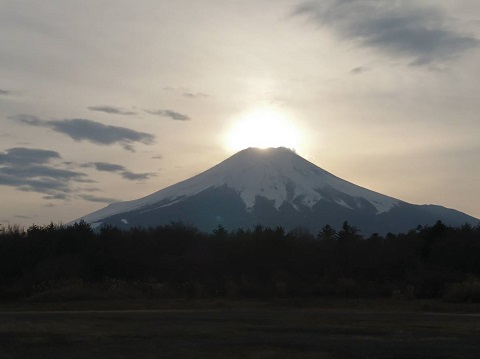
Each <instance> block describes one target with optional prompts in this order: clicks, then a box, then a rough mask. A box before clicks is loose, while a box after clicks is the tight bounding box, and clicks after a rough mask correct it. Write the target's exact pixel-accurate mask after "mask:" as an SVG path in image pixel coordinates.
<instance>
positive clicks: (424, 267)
mask: <svg viewBox="0 0 480 359" xmlns="http://www.w3.org/2000/svg"><path fill="white" fill-rule="evenodd" d="M479 258H480V225H478V226H471V225H468V224H465V225H463V226H461V227H450V226H447V225H445V224H443V223H442V222H440V221H439V222H437V223H436V224H435V225H433V226H419V227H417V228H414V229H412V230H410V231H408V232H407V233H400V234H392V233H389V234H387V235H385V236H383V235H379V234H373V235H369V236H362V235H361V231H360V230H359V229H358V228H355V227H354V226H351V225H349V224H348V223H347V222H345V223H344V224H343V226H341V228H338V229H335V228H333V227H331V226H329V225H326V226H325V227H323V229H322V230H321V231H320V232H318V233H316V234H312V233H309V232H308V231H307V230H305V229H302V228H297V229H294V230H292V231H286V230H285V229H283V228H281V227H276V228H270V227H263V226H261V225H258V226H256V227H254V228H251V229H237V230H232V231H228V230H226V229H225V228H224V227H222V226H218V227H217V228H216V229H214V230H213V231H212V232H211V233H204V232H201V231H199V230H198V229H197V228H195V227H192V226H188V225H184V224H182V223H170V224H168V225H163V226H158V227H155V228H133V229H130V230H120V229H118V228H115V227H111V226H103V227H101V228H100V229H99V230H95V231H94V230H93V229H92V228H91V227H90V225H89V224H87V223H85V222H83V221H82V222H79V223H75V224H74V225H71V226H65V225H55V224H50V225H47V226H36V225H33V226H31V227H29V228H28V229H23V228H20V227H18V226H9V227H7V228H4V227H0V300H4V301H6V300H19V299H28V298H37V299H38V300H41V299H42V298H44V299H45V300H48V298H50V297H52V296H53V297H55V295H57V299H58V298H64V299H65V300H68V299H72V300H73V299H91V298H108V297H115V296H117V297H148V298H177V297H186V298H202V297H208V298H213V297H222V298H223V297H225V298H270V297H372V298H373V297H392V296H393V297H395V298H401V299H414V298H442V299H444V300H447V301H452V302H464V301H468V302H480V280H479V278H480V260H479ZM49 296H50V297H49Z"/></svg>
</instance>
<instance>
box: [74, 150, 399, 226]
mask: <svg viewBox="0 0 480 359" xmlns="http://www.w3.org/2000/svg"><path fill="white" fill-rule="evenodd" d="M221 186H226V187H229V188H231V189H233V190H234V191H235V192H236V193H238V194H239V195H240V197H241V198H242V200H243V202H244V203H245V206H246V208H247V210H249V209H251V208H252V207H253V206H254V204H255V197H256V196H262V197H265V198H267V199H269V200H273V201H274V203H275V207H276V208H277V209H278V208H279V207H280V206H281V205H282V204H283V203H284V202H288V203H291V204H292V205H293V206H294V208H297V204H298V203H301V204H302V205H304V206H307V207H312V206H313V205H314V204H315V203H317V202H318V201H319V200H321V199H322V198H324V197H323V196H322V194H321V193H322V190H329V191H332V190H333V192H332V193H343V194H346V195H349V196H352V197H355V198H358V199H359V200H360V199H364V200H367V201H368V202H370V203H371V204H372V205H373V206H374V207H375V208H376V210H377V214H380V213H383V212H387V211H389V210H390V209H391V208H393V207H394V206H396V205H398V204H399V203H401V201H399V200H397V199H395V198H392V197H388V196H385V195H382V194H380V193H377V192H373V191H370V190H368V189H365V188H362V187H359V186H357V185H354V184H353V183H350V182H347V181H344V180H342V179H341V178H338V177H336V176H334V175H332V174H331V173H329V172H327V171H325V170H323V169H321V168H320V167H318V166H316V165H314V164H313V163H311V162H308V161H307V160H305V159H304V158H302V157H300V156H298V155H297V154H296V153H294V152H292V151H291V150H289V149H286V148H270V149H257V148H248V149H245V150H243V151H240V152H238V153H236V154H235V155H233V156H232V157H230V158H228V159H226V160H225V161H223V162H221V163H219V164H218V165H216V166H214V167H212V168H210V169H209V170H207V171H205V172H203V173H200V174H198V175H196V176H194V177H191V178H189V179H187V180H185V181H182V182H179V183H177V184H174V185H172V186H170V187H167V188H164V189H162V190H160V191H158V192H155V193H153V194H151V195H148V196H146V197H143V198H140V199H137V200H133V201H126V202H118V203H113V204H110V205H108V206H107V207H105V208H103V209H101V210H99V211H96V212H93V213H91V214H89V215H87V216H84V217H82V219H83V220H85V221H87V222H90V223H91V222H95V221H98V220H101V219H102V218H105V217H108V216H112V215H115V214H118V213H123V212H129V211H132V210H138V209H141V208H144V207H147V206H151V205H155V204H158V207H165V206H169V205H172V204H173V203H176V202H179V201H182V200H183V199H184V198H186V197H190V196H193V195H196V194H198V193H200V192H202V191H204V190H206V189H209V188H217V187H221ZM328 200H330V201H332V198H329V199H328ZM333 201H335V202H336V203H338V204H340V205H342V206H344V207H347V208H349V205H348V204H346V203H345V202H344V201H343V200H342V199H341V198H340V197H338V198H333ZM295 203H297V204H295ZM359 203H360V201H359Z"/></svg>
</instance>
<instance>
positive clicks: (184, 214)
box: [79, 147, 478, 233]
mask: <svg viewBox="0 0 480 359" xmlns="http://www.w3.org/2000/svg"><path fill="white" fill-rule="evenodd" d="M442 208H443V207H440V206H433V207H426V206H423V207H422V206H421V205H414V204H410V203H407V202H404V201H401V200H399V199H396V198H393V197H390V196H386V195H383V194H380V193H378V192H375V191H372V190H369V189H366V188H364V187H360V186H358V185H355V184H353V183H351V182H348V181H345V180H343V179H341V178H339V177H337V176H335V175H333V174H332V173H330V172H328V171H325V170H324V169H322V168H320V167H318V166H317V165H315V164H313V163H311V162H309V161H307V160H306V159H304V158H302V157H300V156H299V155H297V154H296V153H294V152H293V151H291V150H289V149H286V148H283V147H279V148H269V149H257V148H248V149H245V150H242V151H240V152H237V153H236V154H234V155H233V156H231V157H229V158H227V159H226V160H224V161H222V162H220V163H219V164H217V165H215V166H213V167H212V168H210V169H207V170H206V171H204V172H202V173H200V174H198V175H195V176H193V177H191V178H189V179H186V180H184V181H181V182H178V183H176V184H173V185H171V186H168V187H166V188H163V189H161V190H159V191H157V192H154V193H152V194H150V195H148V196H145V197H142V198H140V199H137V200H133V201H126V202H117V203H113V204H110V205H108V206H107V207H105V208H103V209H100V210H98V211H95V212H93V213H90V214H88V215H86V216H84V217H81V218H79V219H83V220H85V221H87V222H89V223H92V224H94V225H99V224H101V223H108V224H112V225H116V226H119V227H129V226H137V225H139V226H155V225H160V224H165V223H169V222H171V221H183V222H186V223H188V224H192V225H195V226H197V227H199V228H200V229H204V230H211V229H212V228H211V227H212V226H213V228H214V227H215V226H216V225H218V224H222V225H224V226H227V227H229V228H232V229H233V228H234V226H237V227H249V226H251V225H255V224H258V223H260V224H265V225H282V226H284V227H287V228H293V227H298V226H302V227H307V228H308V229H310V230H313V231H316V230H318V229H319V228H321V226H322V225H325V224H327V222H326V221H330V222H331V223H329V224H331V225H338V223H339V222H340V221H345V220H349V221H351V222H353V224H355V225H356V226H358V227H359V228H361V229H364V228H365V230H366V231H373V232H379V233H380V232H384V231H396V230H408V229H410V228H413V227H415V226H417V225H423V224H429V223H415V219H416V218H417V219H418V221H422V222H431V221H434V222H435V221H436V220H438V219H440V220H443V221H445V222H446V223H447V224H452V225H453V224H458V222H459V221H462V220H463V221H464V222H471V223H474V222H475V221H478V220H477V219H475V218H473V217H471V216H468V215H466V214H463V213H461V212H458V211H455V210H448V209H443V210H442ZM407 209H408V210H407ZM450 211H453V212H450ZM404 212H405V213H404ZM434 212H436V214H437V217H438V218H435V219H433V217H432V216H433V215H434ZM287 213H288V215H287ZM394 213H401V217H402V218H399V219H398V221H397V222H398V223H402V225H399V226H395V223H394V222H395V220H394V219H393V218H390V217H392V215H393V214H394ZM413 213H416V214H413ZM428 213H430V214H431V215H429V214H428ZM399 215H400V214H399ZM342 217H343V218H342ZM429 217H432V219H431V220H430V218H429ZM450 217H451V218H453V219H454V220H453V219H452V220H450ZM340 218H342V219H340ZM405 218H410V220H408V221H405V220H403V219H405ZM382 221H383V223H382ZM262 222H263V223H262ZM404 222H405V223H404ZM392 223H393V224H392ZM387 224H389V225H387ZM410 224H411V226H410V227H409V228H406V226H407V225H410ZM431 224H433V223H431ZM461 224H463V223H461ZM376 227H378V228H376Z"/></svg>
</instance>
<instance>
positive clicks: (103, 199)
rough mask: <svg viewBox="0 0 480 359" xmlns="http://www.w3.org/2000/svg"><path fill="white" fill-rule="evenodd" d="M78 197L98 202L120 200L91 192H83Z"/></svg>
mask: <svg viewBox="0 0 480 359" xmlns="http://www.w3.org/2000/svg"><path fill="white" fill-rule="evenodd" d="M78 197H79V198H81V199H83V200H85V201H89V202H98V203H112V202H117V201H118V200H117V199H115V198H110V197H101V196H94V195H91V194H82V195H79V196H78Z"/></svg>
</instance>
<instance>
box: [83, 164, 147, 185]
mask: <svg viewBox="0 0 480 359" xmlns="http://www.w3.org/2000/svg"><path fill="white" fill-rule="evenodd" d="M83 166H84V167H93V168H95V169H96V170H97V171H101V172H113V173H118V174H119V175H121V176H122V177H123V178H124V179H126V180H129V181H143V180H147V179H149V178H151V177H154V176H156V174H155V173H135V172H132V171H130V170H128V169H127V168H125V167H124V166H122V165H118V164H115V163H108V162H92V163H87V164H85V165H83Z"/></svg>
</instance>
